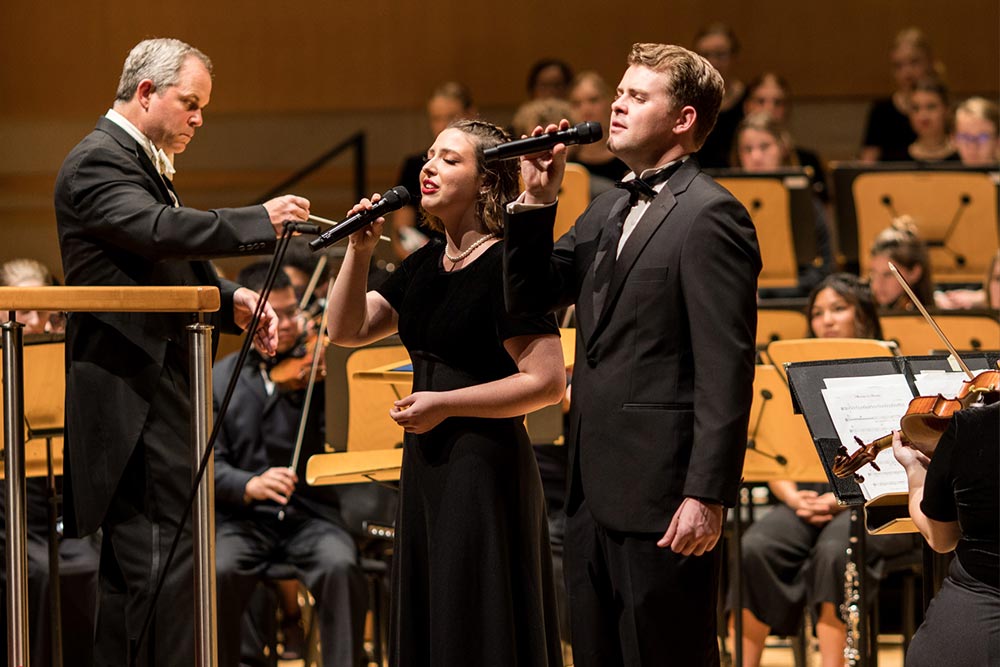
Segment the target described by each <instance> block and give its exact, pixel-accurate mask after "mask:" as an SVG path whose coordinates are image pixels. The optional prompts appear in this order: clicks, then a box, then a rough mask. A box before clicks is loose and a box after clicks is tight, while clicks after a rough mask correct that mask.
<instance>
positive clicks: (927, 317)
mask: <svg viewBox="0 0 1000 667" xmlns="http://www.w3.org/2000/svg"><path fill="white" fill-rule="evenodd" d="M889 270H890V271H892V275H894V276H895V277H896V280H897V281H899V284H900V285H902V286H903V290H904V291H905V292H906V295H907V296H908V297H910V301H912V302H913V305H915V306H916V307H917V310H919V311H920V314H921V315H923V316H924V319H925V320H927V322H928V324H930V325H931V327H933V328H934V332H935V333H937V335H938V338H940V339H941V341H942V342H943V343H944V344H945V345H946V346H947V347H948V351H949V352H951V356H953V357H955V360H956V361H957V362H958V365H959V366H961V367H962V371H963V372H964V373H965V374H966V375H968V376H969V379H970V380H971V379H973V377H974V376H973V374H972V371H970V370H969V367H968V366H966V365H965V361H964V360H963V359H962V355H960V354H959V353H958V351H957V350H956V349H955V346H954V345H952V344H951V341H950V340H948V337H947V336H945V335H944V332H943V331H941V327H939V326H938V323H937V322H935V321H934V318H933V317H931V314H930V313H928V312H927V309H926V308H924V304H922V303H920V299H918V298H917V295H916V294H914V293H913V290H912V289H910V285H909V283H907V282H906V278H904V277H903V276H902V275H901V274H900V273H899V270H898V269H897V268H896V265H895V264H893V263H892V262H889Z"/></svg>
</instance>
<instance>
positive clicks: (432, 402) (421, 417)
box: [389, 391, 448, 433]
mask: <svg viewBox="0 0 1000 667" xmlns="http://www.w3.org/2000/svg"><path fill="white" fill-rule="evenodd" d="M389 416H390V417H392V418H393V419H394V420H396V423H397V424H399V425H400V426H402V427H403V430H404V431H406V432H407V433H426V432H427V431H429V430H431V429H432V428H434V427H435V426H437V425H438V424H440V423H441V422H443V421H444V420H445V418H446V417H447V416H448V411H447V405H446V404H445V402H444V400H443V399H442V397H441V393H440V392H436V391H418V392H417V393H415V394H410V395H409V396H406V397H404V398H401V399H399V400H398V401H396V402H395V403H393V408H392V409H391V410H389Z"/></svg>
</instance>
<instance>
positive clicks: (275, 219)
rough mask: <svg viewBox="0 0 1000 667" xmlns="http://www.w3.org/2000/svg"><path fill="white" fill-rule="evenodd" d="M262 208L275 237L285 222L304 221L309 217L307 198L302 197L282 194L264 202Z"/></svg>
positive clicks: (279, 234) (282, 228)
mask: <svg viewBox="0 0 1000 667" xmlns="http://www.w3.org/2000/svg"><path fill="white" fill-rule="evenodd" d="M264 208H265V209H267V215H268V217H269V218H271V226H272V227H274V235H275V237H279V236H281V233H282V232H283V231H284V225H285V223H286V222H288V221H292V222H305V221H307V220H308V219H309V200H308V199H306V198H304V197H297V196H295V195H283V196H281V197H276V198H274V199H270V200H268V201H266V202H264Z"/></svg>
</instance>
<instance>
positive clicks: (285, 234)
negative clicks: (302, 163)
mask: <svg viewBox="0 0 1000 667" xmlns="http://www.w3.org/2000/svg"><path fill="white" fill-rule="evenodd" d="M317 230H318V228H317V226H316V225H307V224H303V223H297V222H291V221H289V222H286V223H285V225H284V229H283V230H282V233H281V236H280V237H279V238H278V243H277V246H276V247H275V251H274V256H273V257H272V258H271V264H270V265H269V266H268V269H267V277H266V278H265V280H264V287H263V288H262V289H261V291H260V294H259V295H258V301H257V308H256V309H254V313H253V316H252V317H251V318H250V324H248V325H247V328H246V332H247V335H246V337H245V338H244V339H243V345H242V346H241V347H240V352H239V357H238V358H237V361H236V365H235V366H234V368H233V373H232V375H230V376H229V383H228V385H227V386H226V392H225V395H224V396H223V399H222V403H221V404H220V406H219V410H218V413H217V414H216V415H215V420H214V423H213V424H212V433H211V435H209V438H208V445H207V446H206V447H205V453H204V455H203V456H202V458H201V462H200V464H199V466H198V470H197V472H196V473H195V476H194V484H193V485H192V488H191V493H190V494H189V495H188V500H187V503H186V504H185V507H184V512H183V514H181V518H180V520H179V521H178V523H177V531H176V532H175V533H174V539H173V541H172V542H171V544H170V551H169V553H168V554H167V558H166V560H165V561H164V563H163V567H162V568H161V570H160V576H159V578H158V579H157V582H156V589H155V590H154V591H153V595H152V597H151V598H150V600H149V603H148V607H147V609H146V616H145V618H144V619H143V621H142V627H141V628H140V630H139V636H138V637H137V639H136V641H135V643H134V644H133V645H132V646H131V651H130V653H131V655H130V656H129V665H130V667H136V665H137V664H138V662H137V661H138V659H139V651H140V648H141V647H142V642H143V640H144V639H145V638H146V632H147V630H149V624H150V621H151V620H152V618H153V613H154V612H155V611H156V601H157V600H158V599H159V597H160V593H161V592H162V591H163V584H164V582H165V581H166V578H167V577H166V575H167V572H168V571H169V570H170V565H171V564H172V563H173V560H174V556H175V555H176V553H177V547H178V545H179V544H180V539H181V535H182V534H183V532H184V525H185V524H186V523H187V520H188V517H189V516H190V515H191V508H192V506H193V505H194V501H195V496H196V495H197V493H198V486H199V485H200V484H201V479H202V477H204V475H205V469H206V468H207V467H208V462H209V461H211V460H212V457H213V455H214V454H215V441H216V439H218V437H219V425H220V424H221V423H222V422H223V419H224V418H225V415H226V411H227V410H228V409H229V403H230V402H231V401H232V398H233V392H234V391H235V389H236V383H237V381H238V380H239V376H240V370H241V369H242V368H243V364H244V363H246V358H247V355H248V354H249V352H250V347H251V345H252V344H253V337H254V333H255V332H256V331H257V327H258V326H259V325H260V318H261V316H262V315H263V313H264V309H265V308H266V307H267V300H268V297H269V296H270V294H271V288H272V287H273V286H274V278H275V276H276V275H277V274H278V271H279V270H281V268H280V267H281V262H282V261H283V260H284V258H285V252H286V251H287V250H288V244H289V242H290V241H291V240H292V236H293V235H294V234H295V232H302V233H318V231H317ZM213 565H214V564H213ZM213 592H214V591H213ZM213 599H214V597H213Z"/></svg>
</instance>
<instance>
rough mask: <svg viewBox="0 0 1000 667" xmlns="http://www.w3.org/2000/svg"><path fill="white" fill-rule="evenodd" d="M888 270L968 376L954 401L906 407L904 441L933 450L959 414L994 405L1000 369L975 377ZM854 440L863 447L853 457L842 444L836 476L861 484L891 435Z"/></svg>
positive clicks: (919, 401) (926, 400) (938, 399)
mask: <svg viewBox="0 0 1000 667" xmlns="http://www.w3.org/2000/svg"><path fill="white" fill-rule="evenodd" d="M889 270H890V271H892V275H893V276H895V278H896V280H897V281H898V282H899V284H900V286H902V288H903V291H904V292H906V296H908V297H909V299H910V302H911V303H912V304H913V305H914V306H916V307H917V310H919V311H920V314H921V315H923V316H924V319H925V320H927V322H928V324H930V325H931V327H932V328H933V329H934V331H935V332H936V333H937V335H938V338H940V339H941V341H942V342H943V343H944V344H945V346H946V347H947V348H948V351H949V352H951V354H952V356H953V357H954V358H955V359H956V360H957V361H958V365H959V366H961V368H962V370H963V371H965V374H966V375H968V376H969V379H968V380H966V381H965V382H963V383H962V388H961V389H960V390H959V392H958V394H957V395H956V396H955V398H953V399H949V398H945V397H944V396H942V395H941V394H938V395H937V396H917V397H916V398H914V399H913V400H912V401H910V403H909V405H908V406H907V408H906V414H904V415H903V416H902V417H901V418H900V420H899V430H900V431H901V433H900V435H901V436H902V438H903V441H904V442H906V443H909V444H916V445H924V446H925V447H926V448H927V449H930V450H933V448H934V447H936V446H937V443H938V440H940V439H941V436H942V435H944V432H945V431H946V430H947V429H948V424H949V423H950V422H951V418H952V416H953V415H954V414H955V413H956V412H958V411H959V410H962V409H963V408H967V407H969V406H970V405H972V404H973V403H976V402H978V401H989V402H993V401H995V400H997V396H998V393H1000V370H993V371H983V372H982V373H979V374H978V375H976V376H975V377H973V375H972V371H970V370H969V367H968V366H966V364H965V362H964V361H962V357H961V355H959V354H958V351H957V350H956V349H955V346H954V345H952V344H951V341H950V340H948V337H947V336H945V335H944V332H943V331H941V327H939V326H938V324H937V322H935V321H934V318H933V317H931V314H930V313H928V312H927V309H926V308H924V304H922V303H921V302H920V299H919V298H917V295H916V294H914V292H913V290H912V289H911V288H910V285H909V283H907V282H906V279H905V278H903V276H902V275H901V274H900V273H899V270H898V269H896V266H895V265H894V264H893V263H892V262H889ZM998 366H1000V364H998ZM854 440H855V441H856V442H857V443H858V444H859V445H861V448H860V449H858V450H857V451H855V452H854V453H853V454H848V453H847V447H844V446H843V445H841V446H840V448H839V449H838V450H837V454H836V456H834V457H833V474H834V475H836V476H837V477H841V478H843V477H849V476H851V475H854V477H855V479H856V480H857V481H858V483H861V482H863V481H864V477H862V476H861V475H859V474H857V472H858V470H859V469H861V468H862V467H863V466H865V465H868V464H869V463H870V464H871V466H872V467H873V468H874V469H875V470H881V469H880V468H879V467H878V464H877V463H875V457H877V456H878V454H879V452H881V451H882V450H883V449H886V448H888V447H891V446H892V434H891V433H890V434H889V435H883V436H882V437H881V438H877V439H875V440H873V441H872V442H870V443H868V444H865V443H864V441H863V440H861V438H859V437H857V436H854Z"/></svg>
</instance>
